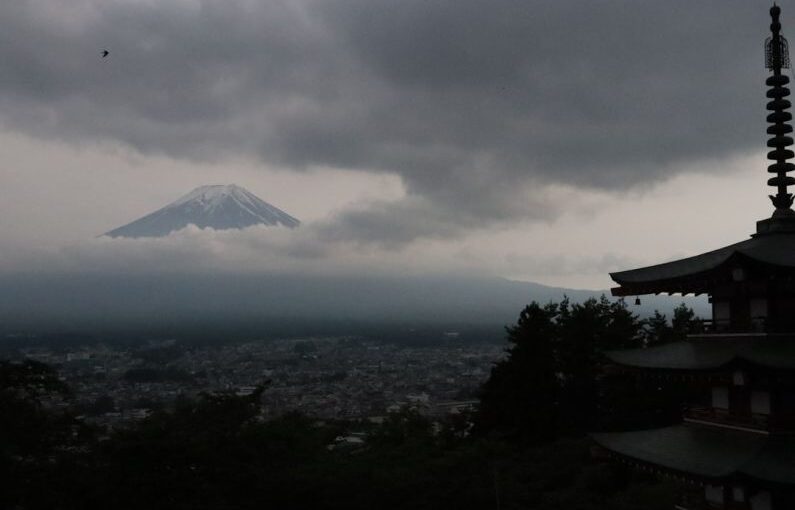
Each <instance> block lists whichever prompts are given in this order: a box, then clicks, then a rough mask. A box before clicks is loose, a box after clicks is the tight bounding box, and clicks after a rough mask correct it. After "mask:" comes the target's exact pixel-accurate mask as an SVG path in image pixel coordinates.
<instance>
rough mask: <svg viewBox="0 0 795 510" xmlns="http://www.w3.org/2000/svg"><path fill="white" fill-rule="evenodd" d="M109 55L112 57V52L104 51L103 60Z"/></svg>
mask: <svg viewBox="0 0 795 510" xmlns="http://www.w3.org/2000/svg"><path fill="white" fill-rule="evenodd" d="M108 55H110V52H109V51H108V50H102V58H105V57H107V56H108Z"/></svg>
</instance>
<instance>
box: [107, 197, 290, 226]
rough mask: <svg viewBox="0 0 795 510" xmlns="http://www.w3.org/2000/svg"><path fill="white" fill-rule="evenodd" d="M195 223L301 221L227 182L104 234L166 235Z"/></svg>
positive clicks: (240, 224)
mask: <svg viewBox="0 0 795 510" xmlns="http://www.w3.org/2000/svg"><path fill="white" fill-rule="evenodd" d="M191 224H192V225H196V226H197V227H199V228H213V229H216V230H226V229H240V228H245V227H249V226H251V225H267V226H284V227H288V228H295V227H297V226H298V225H300V224H301V222H300V221H298V220H297V219H295V218H293V217H292V216H290V215H289V214H287V213H285V212H284V211H282V210H280V209H278V208H277V207H274V206H272V205H271V204H269V203H267V202H265V201H264V200H261V199H260V198H259V197H257V196H256V195H254V194H253V193H251V192H250V191H248V190H246V189H244V188H242V187H240V186H237V185H235V184H226V185H213V186H200V187H198V188H196V189H194V190H193V191H191V192H190V193H188V194H187V195H184V196H182V197H181V198H179V199H177V200H176V201H174V202H172V203H170V204H169V205H167V206H165V207H163V208H162V209H159V210H157V211H155V212H153V213H151V214H149V215H147V216H144V217H143V218H140V219H138V220H136V221H134V222H132V223H128V224H127V225H124V226H123V227H119V228H117V229H114V230H111V231H110V232H107V233H105V234H104V235H107V236H110V237H162V236H166V235H168V234H169V233H171V232H173V231H175V230H181V229H183V228H185V227H187V226H188V225H191Z"/></svg>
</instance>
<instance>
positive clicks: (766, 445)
mask: <svg viewBox="0 0 795 510" xmlns="http://www.w3.org/2000/svg"><path fill="white" fill-rule="evenodd" d="M592 437H593V439H594V440H595V441H596V442H597V443H598V444H599V445H600V446H602V447H603V448H605V449H607V450H608V451H610V452H612V453H613V454H617V455H620V456H622V457H626V458H630V459H633V460H635V461H637V462H639V463H644V464H649V465H654V466H658V467H660V468H662V469H665V470H668V471H672V472H677V473H686V474H688V475H690V476H693V477H697V478H704V479H712V480H721V479H727V478H736V477H744V478H751V479H755V480H760V481H763V482H768V483H773V484H783V485H795V437H793V436H767V435H764V434H749V433H747V432H739V431H733V430H727V429H720V428H713V427H700V426H692V425H675V426H671V427H665V428H661V429H651V430H641V431H633V432H620V433H602V434H593V435H592Z"/></svg>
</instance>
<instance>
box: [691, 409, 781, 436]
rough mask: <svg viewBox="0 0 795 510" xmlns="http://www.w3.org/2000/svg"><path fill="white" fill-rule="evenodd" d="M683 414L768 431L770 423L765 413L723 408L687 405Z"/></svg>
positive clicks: (708, 421)
mask: <svg viewBox="0 0 795 510" xmlns="http://www.w3.org/2000/svg"><path fill="white" fill-rule="evenodd" d="M683 416H684V418H685V419H686V420H687V419H690V420H697V421H702V422H707V423H712V424H715V425H727V426H730V427H738V428H743V429H751V430H758V431H760V432H767V431H770V429H771V425H772V423H771V420H770V416H769V415H767V414H758V413H749V414H733V413H730V412H729V411H727V410H725V409H716V408H714V407H696V406H688V407H685V409H684V413H683Z"/></svg>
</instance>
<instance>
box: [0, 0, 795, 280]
mask: <svg viewBox="0 0 795 510" xmlns="http://www.w3.org/2000/svg"><path fill="white" fill-rule="evenodd" d="M780 4H781V5H782V9H783V14H782V22H783V24H784V34H785V35H787V34H790V33H792V34H795V4H793V3H792V2H780ZM768 7H769V4H768V3H767V2H761V1H753V2H749V1H748V0H714V1H698V0H696V1H694V0H687V1H684V0H669V1H665V2H660V1H651V0H648V1H639V0H626V1H611V0H604V1H602V0H600V1H594V0H576V1H568V2H553V1H548V0H547V1H532V0H517V1H513V0H498V1H494V0H491V1H482V0H481V1H474V0H450V1H447V0H432V1H429V0H400V1H395V0H283V1H266V0H225V1H223V2H219V1H216V0H125V1H121V0H70V1H68V2H64V1H63V0H23V1H8V2H2V3H0V157H1V158H2V159H1V160H0V161H1V162H2V164H0V239H2V246H3V249H2V251H0V270H2V271H4V272H23V271H39V272H40V271H80V270H112V271H122V270H127V271H157V270H165V271H172V270H181V271H185V270H201V271H301V272H307V271H317V272H338V271H342V272H357V273H369V272H372V273H374V274H375V273H381V272H391V273H416V272H426V271H432V272H440V271H443V272H458V271H463V272H467V273H470V274H494V275H499V276H505V277H510V278H516V279H523V280H532V281H538V282H541V283H546V284H551V285H559V286H570V287H578V288H605V287H607V286H609V285H610V280H609V278H608V277H607V272H608V271H611V270H619V269H628V268H632V267H635V266H638V265H645V264H651V263H656V262H662V261H666V260H670V259H672V258H674V257H679V256H683V255H688V254H695V253H698V252H700V251H705V250H708V249H712V248H717V247H720V246H722V245H724V244H727V243H730V242H736V241H740V240H742V239H744V238H746V237H747V236H748V235H749V234H750V233H751V232H752V231H753V228H754V222H755V221H756V220H758V219H762V218H764V217H766V216H769V214H770V213H771V212H772V209H771V206H770V205H769V201H768V199H767V197H766V195H767V193H768V191H767V190H766V189H765V188H766V186H765V181H766V179H767V173H766V170H765V168H766V162H765V160H764V152H765V150H764V149H765V146H764V142H765V132H764V128H765V124H764V118H765V111H764V105H765V101H766V100H765V97H764V90H765V89H764V79H765V78H766V76H767V72H766V70H765V69H764V62H763V58H762V56H763V52H762V49H763V42H764V39H765V37H766V36H767V34H768V31H769V29H768V25H769V15H768ZM790 20H792V21H790ZM105 48H107V49H108V50H109V51H110V55H109V57H108V58H106V59H102V58H101V56H100V52H101V50H102V49H105ZM224 183H236V184H238V185H241V186H243V187H245V188H247V189H249V190H250V191H252V192H254V193H255V194H257V195H258V196H260V197H261V198H263V199H264V200H266V201H268V202H270V203H272V204H274V205H276V206H277V207H280V208H282V209H284V210H285V211H287V212H288V213H290V214H291V215H293V216H296V217H298V218H299V219H301V220H302V221H303V222H304V225H303V226H302V227H301V228H300V229H298V230H296V231H286V230H284V231H283V230H278V229H265V228H253V229H248V230H245V231H242V232H220V233H219V232H201V231H196V230H188V231H186V232H182V233H178V234H175V235H172V236H171V237H169V238H166V239H159V240H123V239H121V240H111V239H107V238H101V239H97V238H96V236H97V235H98V234H101V233H102V232H105V231H107V230H110V229H112V228H115V227H118V226H120V225H122V224H124V223H127V222H129V221H132V220H134V219H136V218H138V217H140V216H142V215H144V214H147V213H149V212H151V211H153V210H155V209H157V208H159V207H161V206H163V205H165V204H167V203H168V202H170V201H172V200H174V199H176V198H178V197H179V196H180V195H183V194H185V193H187V192H188V191H190V190H191V189H193V188H195V187H197V186H200V185H204V184H224Z"/></svg>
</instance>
